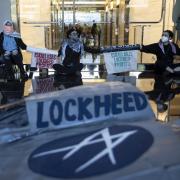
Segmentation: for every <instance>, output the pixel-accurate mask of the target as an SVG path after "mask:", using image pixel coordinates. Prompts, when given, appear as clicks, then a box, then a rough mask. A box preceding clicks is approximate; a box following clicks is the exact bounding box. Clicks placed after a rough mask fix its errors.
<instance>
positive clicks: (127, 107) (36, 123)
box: [26, 82, 154, 131]
mask: <svg viewBox="0 0 180 180" xmlns="http://www.w3.org/2000/svg"><path fill="white" fill-rule="evenodd" d="M26 108H27V113H28V119H29V123H30V127H31V131H38V130H40V129H58V128H65V127H72V126H77V125H82V124H86V123H94V122H98V121H105V120H106V121H112V120H113V119H114V120H115V119H117V120H118V121H122V122H128V121H140V120H144V121H146V120H150V119H152V118H154V113H153V112H152V110H151V108H150V106H149V103H148V100H147V97H146V95H145V94H144V93H143V92H141V91H139V90H138V89H137V88H136V87H135V86H133V85H131V84H129V83H122V82H106V83H102V84H98V85H86V86H85V85H83V86H78V87H74V88H69V89H66V90H61V91H55V92H51V93H44V94H37V95H34V96H31V97H28V98H26Z"/></svg>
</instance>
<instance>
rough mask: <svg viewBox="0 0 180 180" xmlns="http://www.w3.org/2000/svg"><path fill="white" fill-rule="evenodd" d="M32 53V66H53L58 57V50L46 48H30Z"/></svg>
mask: <svg viewBox="0 0 180 180" xmlns="http://www.w3.org/2000/svg"><path fill="white" fill-rule="evenodd" d="M28 51H29V52H31V53H32V59H31V67H38V68H41V69H42V68H47V69H48V68H52V66H53V64H54V63H55V61H56V59H57V55H58V53H57V51H54V50H49V49H44V48H32V47H31V48H28Z"/></svg>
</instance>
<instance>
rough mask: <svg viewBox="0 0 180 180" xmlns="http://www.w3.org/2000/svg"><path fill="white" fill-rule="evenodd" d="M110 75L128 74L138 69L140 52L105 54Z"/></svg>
mask: <svg viewBox="0 0 180 180" xmlns="http://www.w3.org/2000/svg"><path fill="white" fill-rule="evenodd" d="M104 61H105V65H106V69H107V72H108V74H113V73H120V72H128V71H133V70H136V69H137V61H138V51H137V50H130V51H117V52H108V53H104Z"/></svg>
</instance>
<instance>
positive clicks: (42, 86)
mask: <svg viewBox="0 0 180 180" xmlns="http://www.w3.org/2000/svg"><path fill="white" fill-rule="evenodd" d="M53 83H54V77H53V76H49V77H47V78H39V77H35V78H34V79H32V87H33V92H34V93H45V92H50V91H54V90H55V89H56V88H55V87H54V85H53Z"/></svg>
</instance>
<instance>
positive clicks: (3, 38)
mask: <svg viewBox="0 0 180 180" xmlns="http://www.w3.org/2000/svg"><path fill="white" fill-rule="evenodd" d="M20 49H23V50H26V49H27V45H26V44H25V43H24V42H23V41H22V39H21V37H20V34H19V33H17V32H16V31H15V30H14V26H13V22H12V21H10V20H6V21H5V22H4V24H3V32H1V33H0V55H1V56H3V59H4V64H5V72H6V73H7V74H8V78H9V80H14V72H13V69H12V64H16V65H17V66H18V67H19V70H20V74H21V79H23V80H27V79H28V76H27V74H26V72H25V70H24V67H23V57H22V54H21V50H20Z"/></svg>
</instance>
